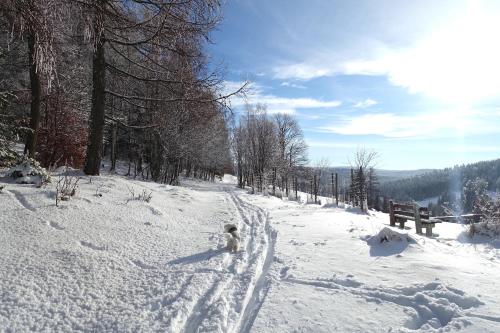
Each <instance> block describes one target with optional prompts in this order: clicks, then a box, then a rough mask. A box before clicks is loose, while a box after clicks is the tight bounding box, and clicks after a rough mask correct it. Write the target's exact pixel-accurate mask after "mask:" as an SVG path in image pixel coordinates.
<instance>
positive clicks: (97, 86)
mask: <svg viewBox="0 0 500 333" xmlns="http://www.w3.org/2000/svg"><path fill="white" fill-rule="evenodd" d="M96 25H97V24H96ZM95 29H96V31H98V30H97V29H98V27H97V26H96V27H95ZM96 44H97V45H96V49H95V51H94V57H93V60H92V67H93V71H92V108H91V110H90V133H89V144H88V146H87V156H86V158H85V167H84V169H83V171H84V172H85V174H87V175H99V170H100V167H101V158H102V139H103V134H104V112H105V110H104V102H105V89H106V81H105V76H106V75H105V74H106V63H105V57H104V36H102V35H101V36H100V38H98V40H97V43H96Z"/></svg>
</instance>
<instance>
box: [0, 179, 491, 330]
mask: <svg viewBox="0 0 500 333" xmlns="http://www.w3.org/2000/svg"><path fill="white" fill-rule="evenodd" d="M56 181H57V177H56V178H55V180H54V182H53V184H49V185H48V186H46V187H42V188H36V187H34V186H32V185H18V184H12V183H10V182H8V181H7V183H5V185H6V187H5V189H4V190H3V191H2V193H0V250H1V252H2V255H0V298H1V299H0V301H1V302H0V331H12V332H17V331H29V330H34V331H47V332H49V331H50V332H53V331H64V332H66V331H120V332H138V331H140V332H148V331H161V332H413V331H422V332H428V331H431V332H432V331H436V332H455V331H456V332H458V331H460V332H499V331H500V290H498V289H497V286H498V281H499V280H500V250H499V248H500V244H499V243H498V242H481V243H478V242H476V243H470V242H469V241H468V239H467V238H466V237H465V236H464V234H463V229H462V226H460V225H456V224H449V223H442V224H440V225H438V226H437V227H436V228H435V229H434V232H435V233H436V235H435V237H433V238H432V239H431V238H426V237H423V236H418V235H415V234H414V228H412V229H409V230H403V231H402V230H398V229H391V228H388V227H387V225H388V222H389V219H388V217H387V215H385V214H381V213H374V212H370V213H369V214H368V215H366V214H360V213H359V212H358V211H357V210H355V209H354V210H353V209H344V208H336V207H331V206H328V205H327V206H323V207H321V206H317V205H304V204H300V203H296V202H291V201H286V200H280V199H278V198H274V197H264V196H261V195H251V194H247V193H246V192H245V191H242V190H238V189H236V188H235V186H234V178H232V177H224V179H223V181H221V182H216V183H208V182H201V181H194V180H184V181H183V186H180V187H172V186H168V185H163V184H156V183H152V182H142V181H136V180H130V179H127V178H125V177H122V176H117V175H104V176H99V177H92V178H90V177H86V176H85V177H82V179H81V180H80V182H79V186H80V187H79V191H78V192H77V195H76V197H74V198H72V199H71V200H69V201H63V202H61V203H60V204H59V206H58V207H56V206H55V200H54V196H55V182H56ZM143 191H145V192H146V193H149V192H151V193H152V199H151V201H150V202H146V201H142V200H138V199H137V194H139V193H142V192H143ZM132 192H133V193H134V194H135V198H133V195H132ZM323 201H325V200H323ZM226 223H237V224H238V225H239V227H240V233H241V236H242V244H241V251H239V252H237V253H236V254H231V253H228V252H227V251H226V250H225V248H224V245H225V240H224V237H223V234H222V230H223V226H224V224H226ZM409 226H410V227H412V225H411V223H410V224H409ZM381 240H383V241H381Z"/></svg>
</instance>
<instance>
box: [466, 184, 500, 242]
mask: <svg viewBox="0 0 500 333" xmlns="http://www.w3.org/2000/svg"><path fill="white" fill-rule="evenodd" d="M487 187H488V182H486V181H485V180H484V179H480V178H476V179H475V180H469V181H468V182H467V183H466V184H465V187H464V190H463V192H464V194H463V206H464V208H465V209H467V210H468V211H470V210H472V212H473V213H475V214H481V222H479V223H471V224H470V225H469V235H470V236H471V237H473V236H474V235H476V234H478V235H484V236H490V237H498V236H500V200H498V199H497V200H494V199H492V198H491V197H490V196H489V195H488V194H487V192H486V189H487Z"/></svg>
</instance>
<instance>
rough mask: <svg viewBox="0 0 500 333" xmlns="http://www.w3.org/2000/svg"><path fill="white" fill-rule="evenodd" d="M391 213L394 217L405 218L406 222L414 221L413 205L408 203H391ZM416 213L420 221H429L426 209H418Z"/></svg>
mask: <svg viewBox="0 0 500 333" xmlns="http://www.w3.org/2000/svg"><path fill="white" fill-rule="evenodd" d="M392 206H393V212H394V214H395V215H403V216H407V217H408V220H413V221H415V214H414V205H413V204H410V203H397V202H393V203H392ZM418 212H419V215H420V219H421V220H428V219H429V209H428V208H427V207H419V208H418Z"/></svg>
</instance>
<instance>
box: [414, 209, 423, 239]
mask: <svg viewBox="0 0 500 333" xmlns="http://www.w3.org/2000/svg"><path fill="white" fill-rule="evenodd" d="M418 208H419V207H418V205H417V204H414V205H413V214H414V215H415V230H416V231H417V234H419V235H421V234H422V222H421V221H420V211H419V209H418Z"/></svg>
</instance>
